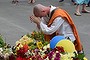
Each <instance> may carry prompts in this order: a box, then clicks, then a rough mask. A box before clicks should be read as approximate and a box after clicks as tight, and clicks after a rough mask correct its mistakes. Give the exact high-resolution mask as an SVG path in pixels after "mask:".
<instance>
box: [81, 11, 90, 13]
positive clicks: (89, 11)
mask: <svg viewBox="0 0 90 60" xmlns="http://www.w3.org/2000/svg"><path fill="white" fill-rule="evenodd" d="M82 13H90V11H82Z"/></svg>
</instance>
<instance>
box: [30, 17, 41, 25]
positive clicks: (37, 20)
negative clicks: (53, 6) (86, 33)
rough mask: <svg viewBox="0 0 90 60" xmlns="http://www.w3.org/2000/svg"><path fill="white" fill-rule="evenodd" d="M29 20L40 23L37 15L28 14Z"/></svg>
mask: <svg viewBox="0 0 90 60" xmlns="http://www.w3.org/2000/svg"><path fill="white" fill-rule="evenodd" d="M30 20H31V22H34V23H36V24H37V25H38V24H40V18H39V17H36V16H33V15H32V16H30Z"/></svg>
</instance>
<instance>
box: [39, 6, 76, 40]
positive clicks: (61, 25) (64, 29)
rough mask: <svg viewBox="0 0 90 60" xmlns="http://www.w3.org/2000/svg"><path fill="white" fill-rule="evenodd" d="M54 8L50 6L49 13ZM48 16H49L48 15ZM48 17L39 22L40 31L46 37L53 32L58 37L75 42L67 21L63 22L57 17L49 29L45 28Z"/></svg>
mask: <svg viewBox="0 0 90 60" xmlns="http://www.w3.org/2000/svg"><path fill="white" fill-rule="evenodd" d="M55 8H56V7H54V6H51V9H50V13H51V11H52V10H54V9H55ZM49 15H50V14H49ZM48 20H49V17H48V16H47V17H43V18H42V19H41V22H40V27H41V30H42V31H43V32H44V33H45V34H48V35H51V34H53V33H54V32H56V31H57V32H58V34H59V35H63V36H64V37H69V38H70V40H71V41H74V40H75V37H74V35H73V32H72V29H71V27H70V25H69V24H68V22H67V21H65V20H63V19H62V18H61V17H57V18H56V19H55V20H54V21H53V23H52V25H51V26H50V27H48V26H47V22H48Z"/></svg>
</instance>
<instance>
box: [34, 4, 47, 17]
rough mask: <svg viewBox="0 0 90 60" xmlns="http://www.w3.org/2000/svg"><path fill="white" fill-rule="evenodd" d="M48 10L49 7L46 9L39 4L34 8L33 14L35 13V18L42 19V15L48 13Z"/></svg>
mask: <svg viewBox="0 0 90 60" xmlns="http://www.w3.org/2000/svg"><path fill="white" fill-rule="evenodd" d="M47 8H48V7H46V6H44V5H42V4H37V5H35V6H34V8H33V13H34V15H35V16H37V17H40V16H41V15H42V14H44V13H46V11H47Z"/></svg>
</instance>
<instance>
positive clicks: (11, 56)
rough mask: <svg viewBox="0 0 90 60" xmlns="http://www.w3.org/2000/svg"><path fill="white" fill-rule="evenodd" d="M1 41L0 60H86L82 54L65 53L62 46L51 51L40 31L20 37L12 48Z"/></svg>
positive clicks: (0, 39)
mask: <svg viewBox="0 0 90 60" xmlns="http://www.w3.org/2000/svg"><path fill="white" fill-rule="evenodd" d="M2 41H3V39H2V38H0V44H1V45H2V46H1V45H0V59H3V60H4V59H6V60H87V59H86V58H85V57H84V54H82V55H79V54H78V53H77V52H76V51H74V52H71V53H69V52H66V51H65V50H64V48H63V47H62V46H56V47H55V48H54V49H51V48H50V43H49V42H47V41H45V39H44V35H43V33H42V32H40V31H39V32H37V31H33V32H32V33H31V34H26V35H24V36H22V38H21V39H20V40H18V41H16V43H15V46H13V47H12V48H11V47H10V45H9V44H5V43H4V42H2ZM68 48H69V47H68ZM82 56H83V57H84V58H83V59H82V58H81V57H82Z"/></svg>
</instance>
